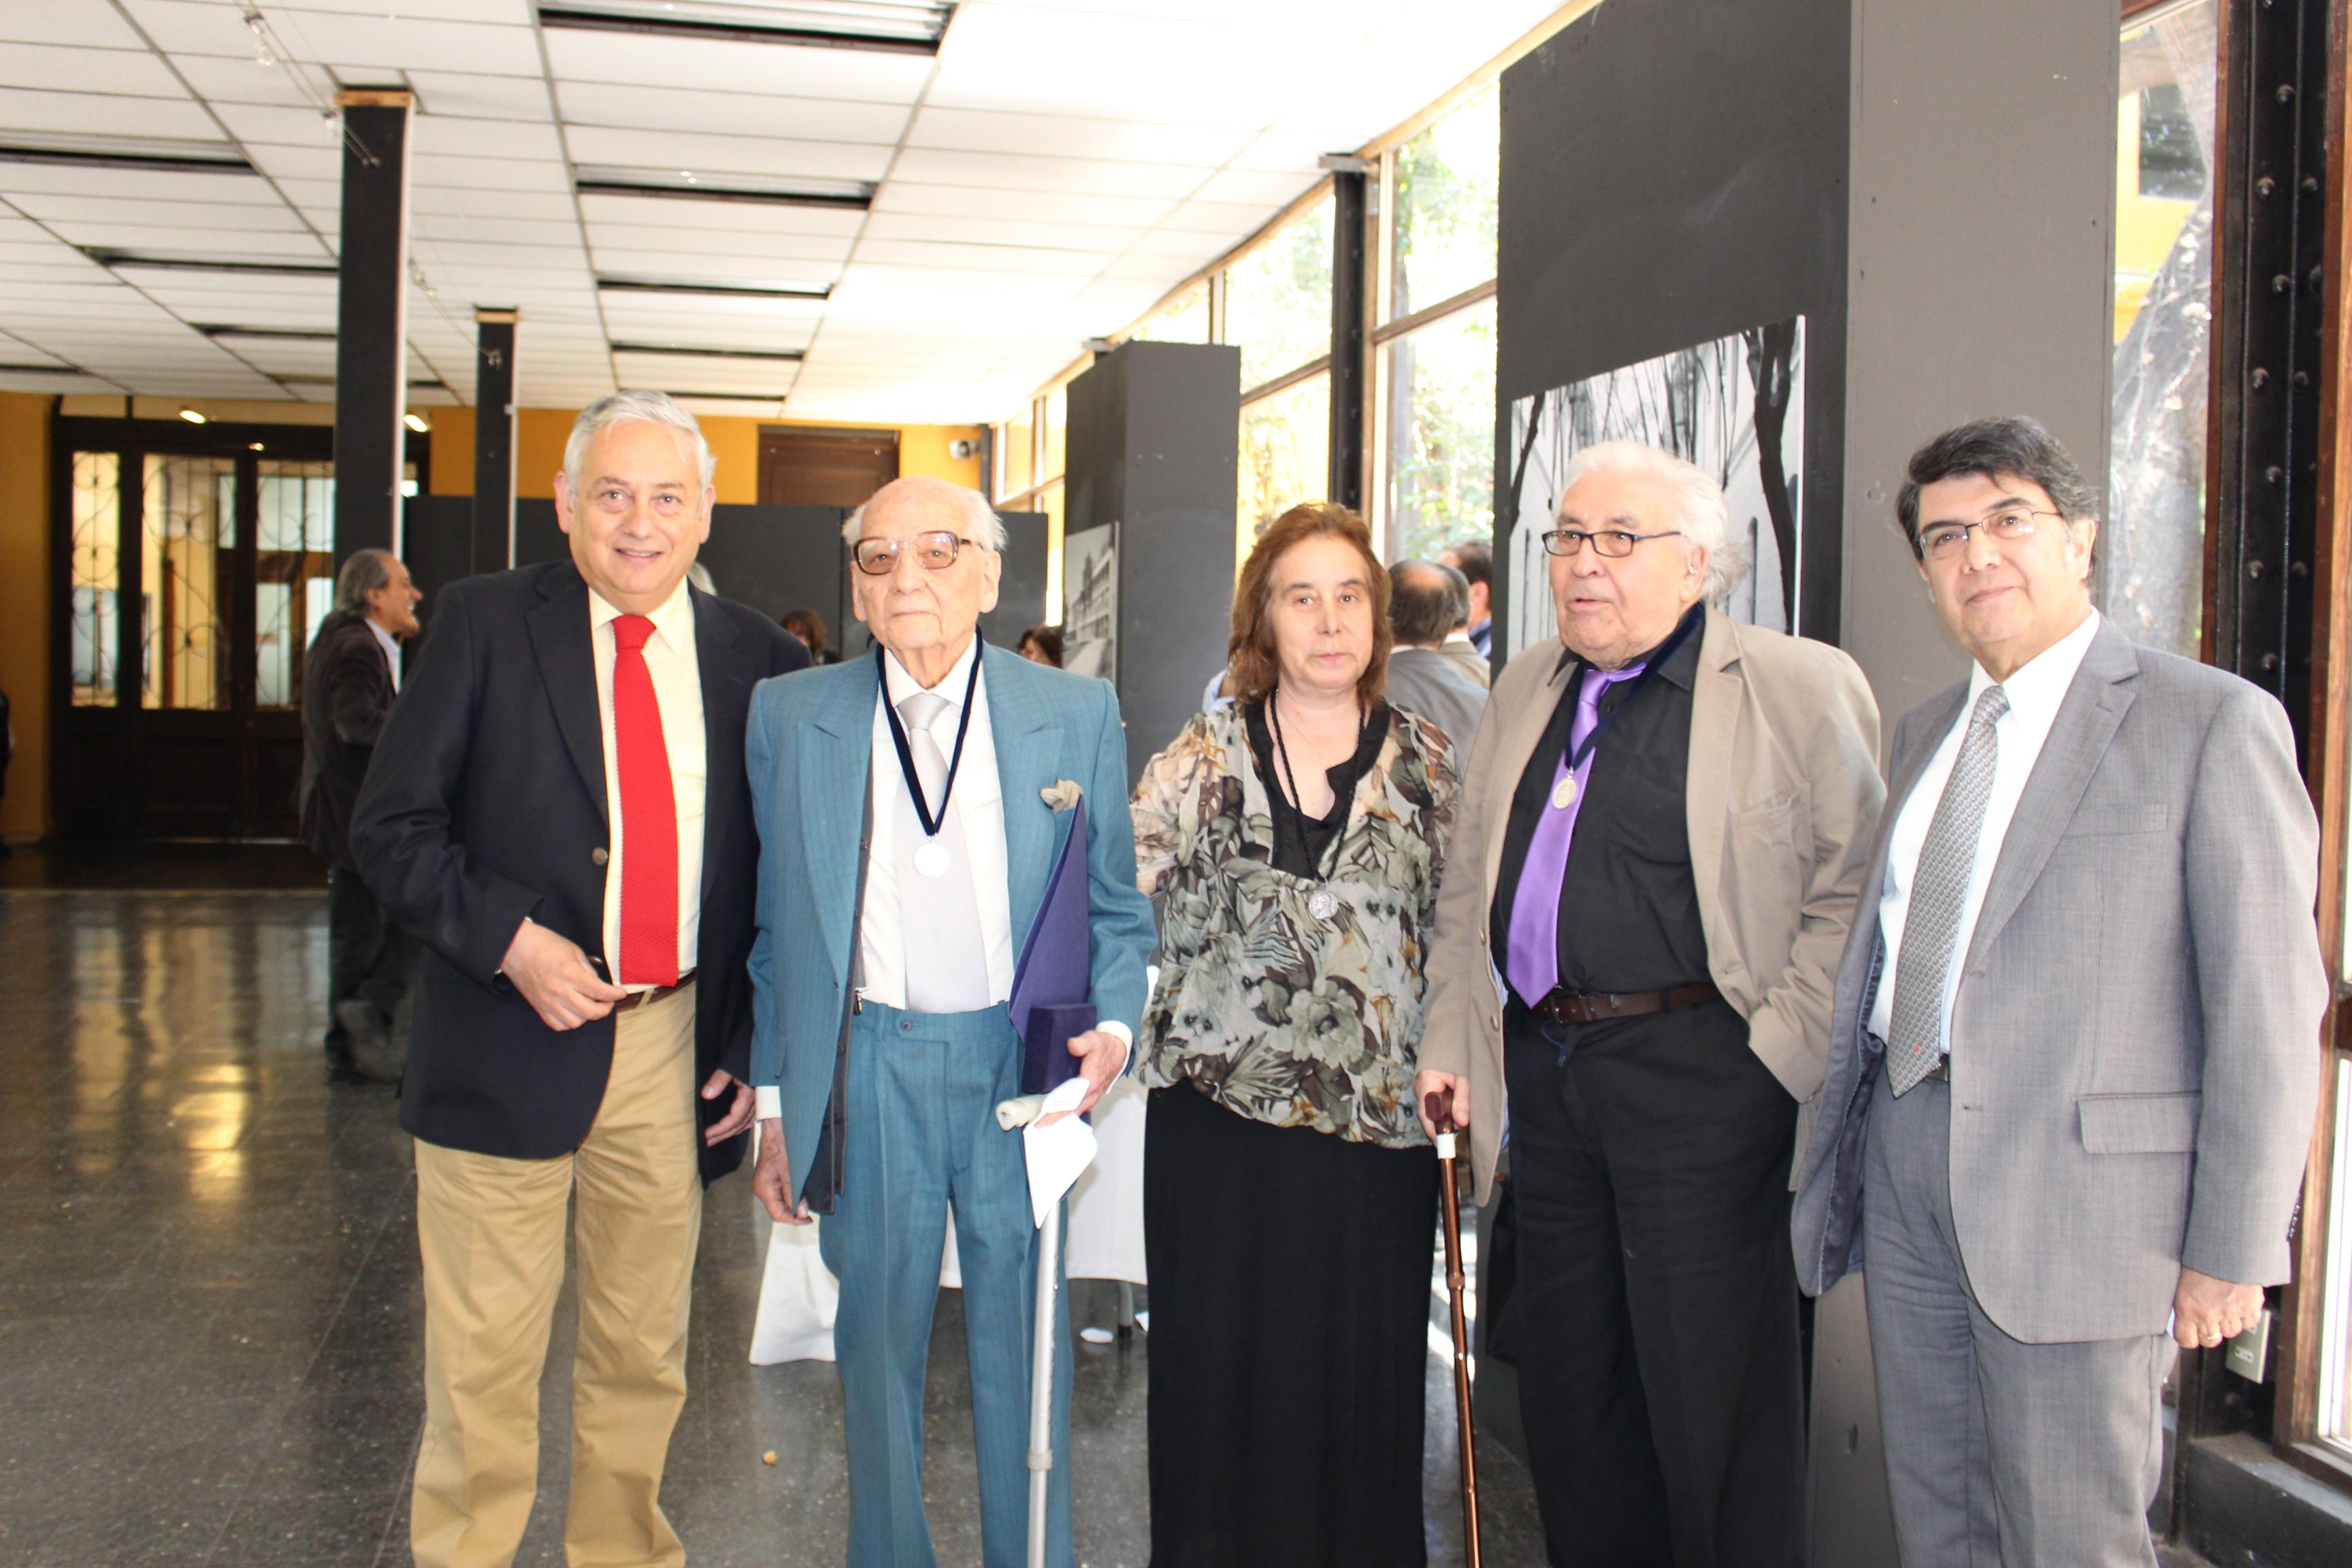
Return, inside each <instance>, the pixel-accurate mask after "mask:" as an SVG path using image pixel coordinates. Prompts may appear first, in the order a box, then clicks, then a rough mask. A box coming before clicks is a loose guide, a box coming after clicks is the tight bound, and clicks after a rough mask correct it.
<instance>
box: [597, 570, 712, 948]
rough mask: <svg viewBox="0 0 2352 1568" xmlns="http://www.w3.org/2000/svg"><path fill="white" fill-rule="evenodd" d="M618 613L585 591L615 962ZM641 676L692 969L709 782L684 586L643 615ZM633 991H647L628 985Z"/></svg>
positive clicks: (607, 916) (681, 934) (682, 942)
mask: <svg viewBox="0 0 2352 1568" xmlns="http://www.w3.org/2000/svg"><path fill="white" fill-rule="evenodd" d="M621 615H622V612H621V611H619V610H616V609H614V607H613V606H612V605H609V604H607V603H606V602H605V600H604V595H601V594H599V593H597V592H596V590H595V589H593V588H591V589H589V590H588V624H589V626H590V628H591V630H590V637H589V640H590V642H591V643H593V645H594V647H595V649H596V717H597V721H598V722H599V723H600V724H601V725H602V726H603V728H604V815H605V817H606V820H608V821H609V822H610V823H611V824H612V826H613V842H612V845H611V847H610V849H609V850H608V852H607V855H606V858H605V866H604V956H605V962H606V963H608V964H609V965H610V966H611V967H612V969H613V970H615V971H617V970H618V969H619V967H620V963H621V868H622V867H623V866H624V865H625V864H626V862H625V860H624V859H623V858H622V856H621V775H620V770H619V769H617V768H616V767H614V765H613V764H614V758H616V757H617V756H618V755H619V754H620V753H619V749H618V748H617V747H616V746H615V744H614V738H613V659H614V644H613V623H614V621H616V620H618V619H620V617H621ZM646 618H647V619H648V620H650V621H652V622H653V624H654V635H653V636H652V637H647V638H646V648H645V657H646V673H647V674H648V675H650V676H652V677H653V682H654V701H655V702H656V704H657V705H659V707H660V709H661V727H662V749H663V750H665V751H667V752H668V753H669V787H670V793H671V795H672V796H673V797H674V798H675V799H676V801H677V972H678V973H680V974H684V973H687V971H688V970H690V969H692V968H693V967H694V966H695V962H696V957H697V953H698V949H699V939H700V935H701V931H702V814H703V810H704V798H705V792H706V788H707V784H708V780H709V764H708V762H707V760H706V757H705V754H704V753H705V748H704V743H703V733H702V660H701V658H700V657H699V656H698V654H697V653H696V651H695V647H694V598H693V595H690V594H688V592H687V587H686V584H684V583H680V584H678V585H677V593H675V594H672V595H670V596H669V599H668V600H667V602H666V603H665V604H664V605H662V607H661V608H660V609H658V610H656V611H655V612H654V613H653V614H652V615H651V616H647V617H646ZM630 989H632V990H649V989H651V987H648V986H632V987H630Z"/></svg>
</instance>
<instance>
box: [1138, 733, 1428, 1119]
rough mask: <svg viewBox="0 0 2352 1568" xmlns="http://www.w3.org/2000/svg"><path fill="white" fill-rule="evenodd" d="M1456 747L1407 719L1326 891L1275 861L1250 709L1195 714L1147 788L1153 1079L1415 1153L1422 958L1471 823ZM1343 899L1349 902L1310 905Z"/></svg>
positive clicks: (1147, 1036)
mask: <svg viewBox="0 0 2352 1568" xmlns="http://www.w3.org/2000/svg"><path fill="white" fill-rule="evenodd" d="M1458 788H1459V781H1458V780H1457V778H1456V776H1455V774H1454V748H1453V744H1452V742H1449V741H1448V740H1447V739H1446V737H1445V734H1444V731H1441V730H1439V729H1438V728H1437V727H1436V726H1435V725H1433V724H1430V723H1427V722H1425V721H1423V720H1420V719H1417V718H1415V717H1414V716H1412V714H1410V713H1397V714H1395V715H1394V717H1393V719H1392V721H1391V724H1390V726H1389V734H1388V739H1387V740H1386V741H1385V742H1382V744H1381V752H1380V760H1379V761H1378V762H1377V763H1375V764H1374V765H1373V766H1372V767H1371V768H1370V769H1369V770H1367V771H1366V772H1365V773H1364V775H1363V777H1362V778H1361V779H1360V781H1359V782H1358V783H1357V785H1356V792H1355V797H1354V799H1353V801H1352V802H1351V803H1350V805H1349V814H1348V825H1347V828H1346V830H1345V832H1344V833H1343V834H1342V836H1341V837H1340V841H1339V856H1338V859H1337V861H1336V862H1335V863H1334V864H1333V865H1332V868H1331V872H1330V875H1329V876H1328V879H1324V880H1322V881H1319V882H1318V881H1316V880H1314V879H1309V878H1306V877H1295V876H1292V875H1290V874H1289V873H1287V872H1285V871H1280V870H1277V869H1276V868H1275V865H1274V819H1273V813H1272V806H1271V803H1270V802H1269V801H1268V799H1267V796H1266V793H1265V784H1263V783H1262V782H1261V781H1260V780H1259V778H1258V776H1257V770H1256V769H1255V767H1254V766H1253V765H1252V764H1251V756H1250V745H1249V736H1248V732H1247V730H1246V727H1245V720H1244V715H1243V711H1242V710H1241V708H1240V707H1239V706H1235V707H1232V708H1227V709H1224V710H1222V711H1219V712H1215V713H1202V714H1197V715H1195V716H1194V717H1193V719H1192V722H1191V723H1189V724H1187V725H1186V726H1185V727H1184V731H1183V732H1182V733H1181V734H1180V735H1178V736H1177V737H1176V739H1175V740H1174V741H1173V742H1171V744H1170V745H1169V747H1168V749H1167V750H1166V751H1164V752H1160V754H1159V755H1158V756H1156V757H1154V758H1152V759H1151V762H1150V764H1149V765H1147V766H1146V767H1145V768H1144V770H1143V777H1142V780H1141V781H1140V782H1139V784H1137V785H1136V787H1135V796H1134V800H1133V802H1132V805H1133V810H1134V816H1135V863H1136V883H1137V885H1138V886H1139V887H1140V888H1141V889H1143V890H1144V891H1145V892H1146V893H1152V894H1164V895H1165V897H1164V898H1163V900H1162V904H1161V910H1160V954H1159V957H1160V985H1159V989H1158V990H1157V991H1155V992H1154V993H1153V994H1152V999H1151V1005H1150V1007H1149V1008H1148V1009H1147V1010H1146V1011H1145V1013H1144V1016H1143V1040H1142V1077H1143V1081H1144V1082H1145V1083H1146V1084H1147V1085H1150V1087H1152V1088H1154V1089H1160V1088H1166V1087H1168V1086H1170V1085H1171V1084H1177V1083H1190V1084H1192V1085H1193V1086H1194V1087H1195V1088H1197V1089H1201V1090H1202V1092H1204V1093H1206V1094H1207V1095H1208V1096H1209V1097H1210V1098H1211V1099H1213V1100H1216V1101H1217V1102H1218V1103H1220V1104H1222V1105H1223V1106H1224V1107H1226V1109H1228V1110H1233V1111H1235V1112H1237V1113H1238V1114H1240V1115H1243V1116H1246V1117H1249V1118H1250V1119H1252V1120H1253V1121H1264V1122H1269V1123H1271V1124H1273V1125H1274V1126H1276V1127H1311V1128H1313V1129H1315V1130H1316V1131H1318V1132H1331V1133H1336V1134H1338V1135H1339V1137H1341V1138H1345V1139H1348V1140H1349V1141H1351V1142H1362V1143H1375V1144H1380V1145H1382V1146H1384V1147H1387V1148H1391V1149H1402V1148H1408V1147H1411V1146H1413V1145H1416V1144H1425V1143H1427V1142H1429V1140H1428V1138H1427V1136H1426V1135H1425V1134H1424V1133H1423V1131H1422V1130H1421V1121H1420V1119H1419V1118H1418V1117H1417V1116H1416V1115H1415V1114H1414V1111H1413V1103H1412V1075H1413V1071H1414V1067H1413V1063H1414V1058H1415V1055H1416V1053H1417V1051H1418V1049H1419V1047H1420V1043H1421V1023H1422V1012H1421V1007H1422V997H1423V978H1422V966H1423V961H1424V960H1425V959H1426V957H1427V954H1428V949H1429V940H1430V934H1431V927H1432V924H1433V920H1434V917H1435V914H1436V910H1437V881H1438V877H1439V874H1440V873H1441V872H1442V871H1443V870H1444V858H1445V840H1446V835H1447V832H1448V830H1449V829H1450V828H1451V827H1452V826H1453V823H1454V796H1455V795H1456V793H1457V790H1458ZM1318 888H1320V889H1328V890H1329V892H1330V893H1331V894H1332V895H1333V896H1334V897H1335V898H1336V899H1337V900H1338V902H1339V909H1338V910H1337V912H1336V913H1334V914H1333V915H1332V916H1331V917H1330V918H1329V919H1328V920H1324V919H1318V918H1317V917H1316V915H1315V914H1314V912H1313V910H1311V909H1309V907H1308V900H1309V899H1310V898H1311V897H1312V896H1313V895H1314V893H1315V892H1316V890H1317V889H1318Z"/></svg>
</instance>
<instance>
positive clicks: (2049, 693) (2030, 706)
mask: <svg viewBox="0 0 2352 1568" xmlns="http://www.w3.org/2000/svg"><path fill="white" fill-rule="evenodd" d="M2098 635H2099V612H2098V611H2096V610H2093V611H2092V612H2091V613H2090V614H2089V615H2087V616H2084V617H2083V624H2082V625H2081V626H2076V627H2075V628H2074V630H2073V631H2071V632H2068V633H2067V634H2066V635H2065V636H2064V637H2060V638H2059V639H2058V640H2057V641H2056V642H2054V643H2052V644H2051V645H2050V646H2049V647H2045V648H2043V649H2042V651H2041V652H2040V653H2037V654H2035V655H2034V656H2033V657H2032V658H2029V659H2027V660H2026V661H2025V662H2024V663H2023V664H2022V665H2020V666H2019V667H2018V668H2016V669H2015V670H2013V671H2012V672H2011V675H2010V678H2009V679H2007V680H2004V681H2002V682H2000V688H2001V689H2002V690H2003V691H2005V692H2007V693H2008V694H2009V710H2010V712H2011V714H2013V715H2014V716H2015V717H2016V719H2017V721H2018V727H2019V728H2020V729H2022V730H2028V731H2034V732H2036V733H2040V734H2047V733H2048V732H2049V731H2050V726H2051V725H2052V724H2053V723H2055V722H2056V721H2057V719H2058V705H2059V704H2060V703H2062V702H2063V701H2065V700H2066V689H2067V688H2068V687H2070V686H2072V685H2074V672H2075V671H2076V670H2079V669H2081V668H2083V656H2084V655H2085V654H2087V653H2089V652H2090V651H2091V639H2092V638H2093V637H2097V636H2098ZM1992 684H1993V679H1992V675H1991V673H1990V671H1988V670H1987V669H1986V668H1985V667H1984V666H1983V665H1981V664H1979V665H1977V666H1975V667H1974V668H1971V670H1970V671H1969V704H1970V706H1973V705H1974V704H1975V702H1976V700H1977V698H1978V696H1979V694H1980V693H1981V692H1983V690H1984V689H1985V688H1986V687H1988V686H1990V685H1992Z"/></svg>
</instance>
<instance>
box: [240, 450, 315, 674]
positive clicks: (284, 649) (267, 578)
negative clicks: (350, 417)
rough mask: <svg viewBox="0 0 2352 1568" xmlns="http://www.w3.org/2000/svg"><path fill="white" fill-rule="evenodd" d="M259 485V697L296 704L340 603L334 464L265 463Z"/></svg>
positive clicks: (255, 582) (255, 622)
mask: <svg viewBox="0 0 2352 1568" xmlns="http://www.w3.org/2000/svg"><path fill="white" fill-rule="evenodd" d="M257 483H258V487H259V492H260V493H259V512H260V515H259V519H258V521H257V523H256V524H255V529H254V533H255V539H254V543H255V552H254V562H253V595H254V606H253V608H254V616H253V626H254V633H253V635H254V652H255V656H256V657H255V666H254V693H253V700H254V703H255V705H256V706H257V707H261V708H293V707H298V706H299V705H300V703H301V700H302V657H303V655H304V654H305V653H306V652H307V651H308V650H309V648H310V639H311V638H312V637H316V636H318V633H319V623H320V621H322V620H324V619H326V617H327V612H328V611H329V610H331V609H332V608H334V604H335V466H334V465H333V464H332V463H286V462H265V463H262V464H261V465H260V466H259V473H258V479H257Z"/></svg>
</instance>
